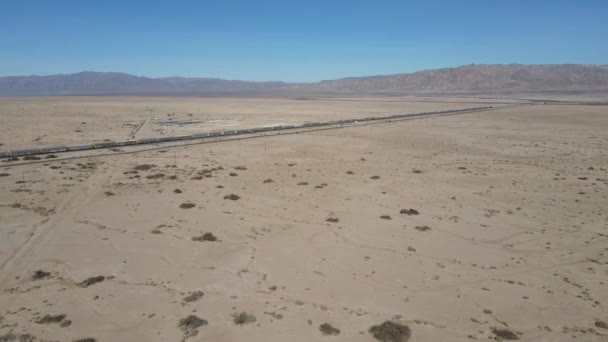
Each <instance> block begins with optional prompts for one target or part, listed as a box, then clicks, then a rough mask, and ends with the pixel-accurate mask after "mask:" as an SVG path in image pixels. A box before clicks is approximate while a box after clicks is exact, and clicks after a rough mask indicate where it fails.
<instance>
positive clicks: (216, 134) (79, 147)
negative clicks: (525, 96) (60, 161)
mask: <svg viewBox="0 0 608 342" xmlns="http://www.w3.org/2000/svg"><path fill="white" fill-rule="evenodd" d="M522 105H531V104H529V103H528V104H515V105H504V106H484V107H472V108H463V109H452V110H443V111H433V112H421V113H411V114H396V115H389V116H378V117H366V118H356V119H345V120H332V121H322V122H309V123H304V124H300V125H278V126H268V127H259V128H245V129H238V130H222V131H212V132H202V133H195V134H186V135H176V136H162V137H150V138H141V139H126V140H117V141H102V142H93V143H85V144H76V145H57V146H46V147H35V148H22V149H13V150H5V151H0V158H15V157H23V156H30V155H39V154H54V153H62V152H78V151H87V150H97V149H109V148H117V147H124V146H132V145H146V144H159V143H170V142H178V141H185V140H205V139H214V138H215V139H217V138H223V137H233V136H235V137H238V136H242V135H256V134H260V133H263V134H267V133H269V132H270V133H278V134H280V133H283V132H285V133H287V132H290V131H297V130H302V129H321V128H331V127H347V126H350V125H358V124H370V123H376V122H386V121H394V120H402V119H412V118H419V117H428V116H443V115H453V114H464V113H471V112H480V111H487V110H492V109H503V108H508V107H514V106H522Z"/></svg>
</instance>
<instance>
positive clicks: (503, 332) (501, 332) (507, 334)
mask: <svg viewBox="0 0 608 342" xmlns="http://www.w3.org/2000/svg"><path fill="white" fill-rule="evenodd" d="M492 333H493V334H494V335H496V339H497V340H499V341H501V340H519V336H517V334H516V333H514V332H513V331H511V330H509V329H504V328H492Z"/></svg>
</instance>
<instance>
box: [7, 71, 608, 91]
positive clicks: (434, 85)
mask: <svg viewBox="0 0 608 342" xmlns="http://www.w3.org/2000/svg"><path fill="white" fill-rule="evenodd" d="M604 90H605V91H608V67H607V66H603V65H591V64H539V65H523V64H508V65H501V64H477V65H476V64H471V65H465V66H460V67H456V68H442V69H433V70H423V71H418V72H413V73H404V74H394V75H379V76H367V77H348V78H342V79H337V80H326V81H321V82H314V83H286V82H278V81H277V82H253V81H239V80H223V79H217V78H184V77H167V78H149V77H140V76H134V75H130V74H125V73H116V72H90V71H89V72H80V73H76V74H65V75H49V76H8V77H0V96H22V95H110V94H116V95H121V94H246V93H341V94H349V93H404V94H406V93H437V92H443V93H466V92H476V93H479V92H502V91H604Z"/></svg>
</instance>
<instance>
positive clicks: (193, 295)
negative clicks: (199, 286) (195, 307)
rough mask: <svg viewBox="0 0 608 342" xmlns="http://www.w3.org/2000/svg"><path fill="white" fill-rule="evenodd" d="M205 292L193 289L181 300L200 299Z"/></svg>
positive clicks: (193, 300)
mask: <svg viewBox="0 0 608 342" xmlns="http://www.w3.org/2000/svg"><path fill="white" fill-rule="evenodd" d="M204 295H205V294H204V293H203V291H194V292H192V293H190V294H189V295H187V296H186V297H184V299H183V301H184V302H186V303H191V302H195V301H197V300H199V299H201V298H202V297H203V296H204Z"/></svg>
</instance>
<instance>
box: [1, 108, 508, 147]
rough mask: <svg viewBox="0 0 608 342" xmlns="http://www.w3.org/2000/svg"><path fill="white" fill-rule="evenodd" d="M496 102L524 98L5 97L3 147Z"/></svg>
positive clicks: (112, 138)
mask: <svg viewBox="0 0 608 342" xmlns="http://www.w3.org/2000/svg"><path fill="white" fill-rule="evenodd" d="M496 102H501V103H505V102H507V103H508V102H517V101H511V100H502V99H501V100H495V99H493V100H485V99H467V98H430V97H388V98H387V97H383V98H381V97H378V98H374V97H366V98H318V97H317V98H312V97H277V98H256V97H250V98H236V97H130V96H124V97H116V96H114V97H113V96H108V97H86V96H74V97H30V98H1V97H0V118H1V119H2V125H0V150H2V149H13V148H27V147H30V146H31V147H36V146H53V145H62V144H79V143H86V142H95V141H103V140H106V139H110V140H121V139H130V138H145V137H159V136H163V135H178V134H192V133H198V132H211V131H216V130H224V129H226V130H229V129H235V128H250V127H263V126H273V125H281V124H298V123H304V122H307V121H329V120H336V119H347V118H348V119H350V118H359V117H369V116H382V115H391V114H406V113H420V112H427V111H439V110H446V109H459V108H471V107H476V106H485V105H487V104H488V103H490V104H494V103H496ZM183 123H190V124H183Z"/></svg>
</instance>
